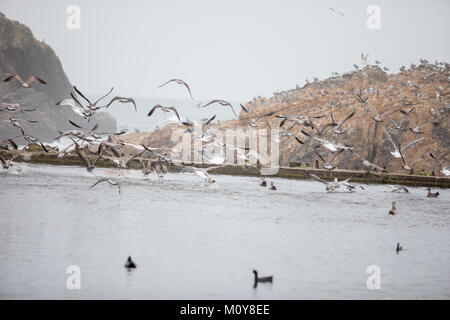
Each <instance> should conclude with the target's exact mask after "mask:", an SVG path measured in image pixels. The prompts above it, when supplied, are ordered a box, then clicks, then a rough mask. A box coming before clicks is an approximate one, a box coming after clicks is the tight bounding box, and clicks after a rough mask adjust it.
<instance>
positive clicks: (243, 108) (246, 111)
mask: <svg viewBox="0 0 450 320" xmlns="http://www.w3.org/2000/svg"><path fill="white" fill-rule="evenodd" d="M241 108H242V110H244V111H245V113H247V114H248V116H249V118H251V116H250V112H248V110H247V109H246V108H245V107H244V106H243V105H242V103H241Z"/></svg>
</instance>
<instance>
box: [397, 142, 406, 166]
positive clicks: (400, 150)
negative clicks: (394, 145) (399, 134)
mask: <svg viewBox="0 0 450 320" xmlns="http://www.w3.org/2000/svg"><path fill="white" fill-rule="evenodd" d="M398 152H399V153H400V157H401V158H402V161H403V164H404V165H405V166H406V161H405V158H404V157H403V153H402V147H401V145H400V143H399V144H398Z"/></svg>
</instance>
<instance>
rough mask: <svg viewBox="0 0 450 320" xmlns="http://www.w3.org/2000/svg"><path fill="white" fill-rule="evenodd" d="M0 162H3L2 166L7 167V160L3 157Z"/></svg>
mask: <svg viewBox="0 0 450 320" xmlns="http://www.w3.org/2000/svg"><path fill="white" fill-rule="evenodd" d="M0 161H1V162H2V164H3V165H4V166H6V160H5V158H3V157H2V156H0Z"/></svg>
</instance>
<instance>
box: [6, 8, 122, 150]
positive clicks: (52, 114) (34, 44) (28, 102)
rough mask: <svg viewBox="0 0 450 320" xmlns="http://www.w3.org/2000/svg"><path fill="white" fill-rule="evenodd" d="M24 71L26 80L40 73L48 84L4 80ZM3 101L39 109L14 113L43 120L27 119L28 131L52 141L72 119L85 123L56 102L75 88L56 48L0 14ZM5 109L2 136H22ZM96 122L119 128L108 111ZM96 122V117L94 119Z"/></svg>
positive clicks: (111, 128) (101, 125)
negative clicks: (37, 121) (25, 85)
mask: <svg viewBox="0 0 450 320" xmlns="http://www.w3.org/2000/svg"><path fill="white" fill-rule="evenodd" d="M13 74H20V75H21V76H22V78H23V79H24V80H26V79H27V78H28V77H29V76H30V75H36V76H38V77H40V78H42V79H44V80H45V81H46V82H47V85H40V84H36V83H33V84H32V87H33V88H31V89H25V88H22V87H20V84H19V83H18V82H9V83H5V82H3V79H5V78H6V77H7V76H9V75H13ZM0 79H1V82H0V103H1V102H6V103H20V104H21V105H25V106H29V107H31V108H36V109H37V111H36V112H19V111H17V112H14V113H11V115H13V116H14V117H16V118H19V119H31V120H39V123H36V124H29V123H26V122H23V126H24V129H25V133H26V134H29V135H34V136H37V137H39V138H40V139H43V140H46V141H51V140H53V138H55V137H56V136H57V132H58V130H65V129H68V128H70V125H69V124H68V121H67V120H68V119H74V120H77V121H79V122H81V123H83V122H84V121H82V119H80V118H79V117H78V116H76V115H75V113H74V112H73V111H72V110H71V109H70V108H69V107H57V106H56V105H55V104H56V102H58V101H60V100H61V99H63V98H66V97H68V95H69V93H70V92H71V91H72V85H71V83H70V82H69V79H68V78H67V76H66V74H65V73H64V70H63V67H62V65H61V62H60V60H59V58H58V57H57V56H56V54H55V52H54V51H53V49H52V48H51V47H50V46H49V45H47V44H45V43H44V42H40V41H38V40H36V38H34V36H33V33H32V32H31V30H30V29H29V28H28V27H27V26H25V25H23V24H20V23H19V22H17V21H11V20H9V19H7V18H6V17H5V15H4V14H2V13H0ZM8 117H9V116H8V115H7V114H6V113H5V112H2V113H0V139H3V138H9V137H13V136H17V135H20V130H19V129H17V128H14V127H12V126H11V125H10V124H9V123H7V122H4V121H2V120H4V119H8ZM93 120H94V122H97V121H98V122H99V123H100V128H101V129H102V130H115V128H116V122H115V120H114V119H113V118H112V117H111V116H109V115H108V114H106V113H103V114H99V115H98V116H97V119H93ZM91 121H92V120H91Z"/></svg>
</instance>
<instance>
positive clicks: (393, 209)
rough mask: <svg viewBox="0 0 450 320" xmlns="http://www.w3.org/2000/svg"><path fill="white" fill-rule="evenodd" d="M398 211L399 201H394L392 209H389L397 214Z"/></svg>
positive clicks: (392, 213)
mask: <svg viewBox="0 0 450 320" xmlns="http://www.w3.org/2000/svg"><path fill="white" fill-rule="evenodd" d="M397 213H398V209H397V202H395V201H392V209H391V210H389V214H391V215H396V214H397Z"/></svg>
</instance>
